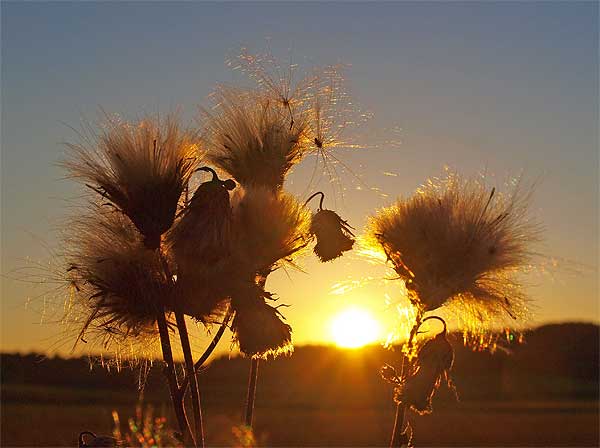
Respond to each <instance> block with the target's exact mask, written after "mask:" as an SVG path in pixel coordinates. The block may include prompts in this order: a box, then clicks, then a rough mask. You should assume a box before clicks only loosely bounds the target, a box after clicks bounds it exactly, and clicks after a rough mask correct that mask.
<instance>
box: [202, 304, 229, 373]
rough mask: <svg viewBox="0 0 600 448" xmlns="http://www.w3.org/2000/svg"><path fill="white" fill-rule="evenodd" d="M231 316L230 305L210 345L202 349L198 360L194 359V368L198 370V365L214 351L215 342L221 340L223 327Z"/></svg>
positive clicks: (225, 326) (224, 327) (223, 331)
mask: <svg viewBox="0 0 600 448" xmlns="http://www.w3.org/2000/svg"><path fill="white" fill-rule="evenodd" d="M232 316H233V309H232V308H231V306H230V307H229V310H227V314H226V315H225V318H224V319H223V323H221V326H220V327H219V329H218V330H217V332H216V333H215V337H214V338H213V340H212V341H211V342H210V345H209V346H208V347H207V348H206V350H204V353H202V356H200V358H199V359H198V361H196V364H194V369H196V371H198V369H200V367H202V365H203V364H204V363H205V362H206V360H207V359H208V357H209V356H210V355H211V354H212V352H213V351H214V349H215V348H216V347H217V344H218V343H219V341H220V340H221V337H222V336H223V333H225V329H226V328H227V324H228V323H229V321H230V320H231V317H232Z"/></svg>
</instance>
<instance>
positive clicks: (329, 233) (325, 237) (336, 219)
mask: <svg viewBox="0 0 600 448" xmlns="http://www.w3.org/2000/svg"><path fill="white" fill-rule="evenodd" d="M319 194H320V195H321V201H320V202H319V210H318V211H317V213H315V214H314V215H313V217H312V220H311V224H310V233H311V234H312V235H314V236H315V237H316V238H317V244H316V245H315V247H314V249H313V250H314V252H315V254H316V255H317V257H319V259H320V260H321V261H322V262H327V261H330V260H334V259H336V258H338V257H341V256H342V254H343V253H344V252H346V251H349V250H351V249H352V246H354V233H352V230H351V229H353V227H351V226H350V225H349V224H348V222H347V221H344V220H343V219H342V218H341V217H340V216H339V215H338V214H337V213H336V212H334V211H333V210H327V209H323V199H324V198H325V195H324V194H323V193H322V192H320V191H319V192H317V193H315V194H313V195H312V196H311V197H309V198H308V199H307V201H306V203H308V202H309V201H310V200H311V199H312V198H313V197H315V196H316V195H319Z"/></svg>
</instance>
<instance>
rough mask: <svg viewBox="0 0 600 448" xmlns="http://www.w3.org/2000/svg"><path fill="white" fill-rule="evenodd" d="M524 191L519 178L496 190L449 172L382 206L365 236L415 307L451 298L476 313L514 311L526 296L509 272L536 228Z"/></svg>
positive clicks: (523, 261) (522, 262) (524, 258)
mask: <svg viewBox="0 0 600 448" xmlns="http://www.w3.org/2000/svg"><path fill="white" fill-rule="evenodd" d="M529 197H530V194H528V193H527V194H523V192H522V190H521V189H520V188H519V185H518V184H517V186H516V187H515V189H514V191H513V192H512V194H510V195H499V194H497V193H496V192H495V190H494V189H488V188H485V186H483V185H482V184H481V183H479V182H476V181H473V180H462V179H460V178H459V177H458V176H456V175H449V176H448V177H447V178H446V179H445V180H443V181H440V182H430V183H428V184H427V185H425V186H423V187H422V188H421V189H419V190H418V191H417V193H416V194H415V195H414V196H413V197H412V198H409V199H406V200H403V199H400V200H399V201H398V202H397V203H396V204H395V205H393V206H392V207H389V208H385V209H383V210H380V211H379V212H378V213H377V215H376V216H375V217H373V218H371V220H370V224H369V232H368V233H369V235H368V241H369V242H370V245H371V246H372V248H374V249H376V250H380V251H383V252H384V253H385V254H386V256H387V257H388V259H389V260H390V261H391V262H392V264H393V267H394V270H395V271H396V272H397V274H398V276H399V277H400V278H401V279H403V280H404V281H405V282H406V287H407V289H408V290H409V293H410V295H411V300H412V301H413V302H414V303H415V305H417V306H418V307H419V308H420V309H422V310H424V311H426V310H433V309H436V308H438V307H440V306H441V305H443V304H445V303H447V302H449V301H450V300H452V301H453V302H458V303H462V304H463V305H472V308H475V309H476V312H477V315H478V317H479V318H481V319H487V318H489V317H495V316H500V315H504V314H508V315H509V316H510V317H514V318H516V316H517V315H518V314H520V313H522V312H523V310H524V302H523V300H524V298H523V294H522V292H521V287H520V285H519V283H518V282H517V280H516V279H515V275H516V274H517V273H518V272H519V271H520V270H522V269H523V268H525V267H526V266H527V264H528V262H529V260H530V257H531V255H532V253H531V251H530V244H531V243H532V242H534V241H535V240H537V234H538V229H537V227H536V226H535V225H534V224H532V222H531V220H530V219H529V218H528V204H529Z"/></svg>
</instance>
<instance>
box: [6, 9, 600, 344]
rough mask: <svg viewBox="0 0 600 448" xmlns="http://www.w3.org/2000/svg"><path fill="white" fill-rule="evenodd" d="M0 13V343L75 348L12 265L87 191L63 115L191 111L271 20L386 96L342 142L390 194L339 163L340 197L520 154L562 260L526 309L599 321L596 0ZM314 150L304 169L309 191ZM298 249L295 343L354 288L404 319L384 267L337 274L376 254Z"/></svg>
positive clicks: (320, 328)
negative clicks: (351, 283)
mask: <svg viewBox="0 0 600 448" xmlns="http://www.w3.org/2000/svg"><path fill="white" fill-rule="evenodd" d="M1 14H2V60H1V62H2V133H1V145H2V146H1V149H2V158H1V169H2V171H1V174H2V178H1V190H2V204H1V205H2V266H1V273H2V275H3V277H2V317H1V319H2V320H1V322H2V329H1V341H0V342H1V343H0V350H2V351H16V350H19V351H31V350H35V351H47V352H53V351H57V350H58V351H59V352H62V353H67V352H68V351H69V349H70V348H71V344H72V341H73V339H74V337H73V336H74V335H64V334H62V333H63V330H61V327H60V326H59V325H56V324H55V323H53V320H54V319H55V317H52V315H51V314H52V313H49V314H48V315H44V314H43V311H44V309H45V308H44V303H45V298H46V299H47V300H50V296H44V295H43V294H42V293H43V292H44V291H45V290H47V289H48V286H42V287H38V288H31V287H30V286H29V285H28V284H26V283H24V282H19V281H15V280H13V278H14V277H15V276H18V272H16V271H15V270H16V269H18V268H19V267H22V266H24V265H27V263H35V262H41V263H47V262H48V260H49V258H50V250H52V249H53V248H57V244H58V241H57V239H56V230H57V229H60V226H61V223H62V219H63V218H64V216H65V215H66V214H67V212H68V211H69V206H70V205H71V204H72V199H73V198H75V197H76V196H77V194H78V191H79V190H78V187H77V186H76V185H74V184H73V183H71V182H70V181H67V180H64V179H63V177H64V173H63V172H62V171H61V170H60V169H59V168H57V167H56V165H55V163H56V162H57V161H58V160H59V159H60V158H61V156H62V154H63V150H64V148H63V146H62V145H61V142H63V141H65V140H73V139H74V138H75V135H74V133H73V131H72V130H71V129H69V126H73V127H78V126H79V125H80V123H81V120H82V117H84V116H85V117H87V118H89V119H94V118H95V117H96V113H97V111H98V107H99V106H100V107H102V108H103V109H105V110H106V111H108V112H118V113H120V114H123V115H124V116H125V117H129V118H135V117H136V116H139V115H141V114H143V113H145V112H150V113H153V112H156V111H162V112H166V111H169V110H172V109H174V108H177V107H181V108H182V110H183V113H184V114H183V115H184V117H185V118H186V119H191V118H192V117H193V116H194V115H195V114H196V112H197V106H198V105H205V106H206V105H208V102H207V96H208V95H209V94H210V92H211V90H212V89H213V88H214V86H215V84H216V83H217V82H232V81H233V82H234V81H236V80H240V79H243V78H242V76H241V75H240V74H239V73H233V72H232V71H231V70H230V69H229V68H228V67H227V66H226V64H225V62H224V61H225V59H226V58H227V57H228V56H232V55H235V54H236V53H237V52H239V49H240V48H241V47H242V46H246V47H248V48H249V49H250V50H255V51H261V50H264V49H265V48H266V45H267V40H266V39H267V38H268V39H269V42H270V45H271V48H272V49H273V52H274V53H275V55H278V56H280V59H281V60H282V61H285V60H286V58H287V57H288V55H289V54H291V55H292V57H293V59H294V62H297V63H300V64H301V65H302V66H305V67H307V68H310V67H311V66H312V65H324V64H329V63H337V62H342V63H345V64H351V68H350V69H349V70H348V71H347V77H348V80H349V85H350V88H351V90H352V92H353V94H354V98H355V99H356V100H357V102H358V103H359V104H361V106H362V107H364V108H365V109H367V110H369V111H371V112H373V114H374V118H373V120H371V122H370V123H369V124H368V125H367V127H366V129H365V130H364V131H363V132H362V133H361V134H360V135H359V137H358V139H359V140H361V143H363V144H366V145H369V144H370V145H374V144H375V143H377V144H378V145H379V148H378V149H369V150H359V151H354V152H351V151H345V152H344V151H342V152H340V153H339V156H340V157H341V158H342V159H343V160H344V161H345V162H347V163H348V164H349V165H350V166H351V167H352V169H353V170H354V171H355V172H356V173H358V174H359V175H360V176H361V178H362V181H363V182H364V184H366V185H368V186H369V187H377V188H380V189H381V191H383V192H385V193H386V194H387V195H389V196H388V197H387V198H386V197H383V196H382V195H381V194H378V193H377V192H375V191H373V190H371V189H369V188H366V187H364V185H363V186H362V187H361V184H360V183H358V182H357V181H356V180H355V179H353V177H352V176H345V177H344V179H343V180H342V181H343V185H344V187H345V190H346V191H345V194H344V198H343V199H342V198H337V200H336V204H337V206H338V209H339V211H340V213H341V214H342V215H343V216H344V217H346V218H347V219H349V220H350V222H351V223H352V224H354V226H355V227H356V228H357V229H359V230H362V228H363V227H364V224H365V220H366V217H367V216H368V215H369V214H371V213H372V212H373V211H374V210H375V209H377V208H378V207H381V206H384V205H386V204H389V203H390V202H391V201H392V199H393V198H394V197H396V196H398V195H409V194H411V193H412V192H413V191H414V190H415V189H416V188H417V187H418V186H419V184H421V183H422V182H424V181H425V180H426V179H427V178H429V177H432V176H439V175H442V174H443V172H444V167H445V166H449V167H451V168H454V169H457V170H458V171H459V172H461V173H464V174H465V175H468V176H472V175H476V174H477V173H478V172H480V171H483V170H485V171H487V173H488V174H489V175H493V176H494V177H495V178H497V179H498V182H501V181H502V180H503V179H506V178H508V177H510V176H515V175H519V174H521V173H524V175H525V177H526V178H527V179H529V180H539V182H538V187H537V189H536V194H535V197H534V212H535V214H536V215H537V216H538V217H539V219H540V221H542V222H543V223H544V225H545V228H546V232H545V244H544V245H543V247H541V250H542V252H543V253H544V254H545V255H546V256H547V257H548V260H550V259H554V260H557V265H556V266H549V267H547V268H546V269H540V270H539V271H538V272H536V273H534V274H533V275H531V276H530V277H529V279H528V280H529V283H530V284H531V286H530V287H529V288H528V291H529V293H530V296H531V298H532V299H533V300H534V301H535V304H536V308H535V316H534V318H533V320H532V321H531V323H532V324H540V323H543V322H548V321H561V320H579V321H594V322H598V320H599V314H598V313H599V309H598V3H597V2H586V3H576V2H564V3H561V2H527V3H518V2H498V3H490V2H485V3H484V2H481V3H476V2H471V3H464V4H463V3H454V2H452V3H426V2H420V3H403V2H399V3H362V4H361V3H349V4H342V3H303V4H283V3H281V4H274V3H268V4H247V3H245V4H235V3H143V2H136V3H123V4H121V3H99V2H98V3H86V4H84V3H48V2H43V3H20V2H19V3H17V2H14V3H8V2H3V3H2V11H1ZM290 49H291V50H290ZM392 129H400V131H394V132H392ZM387 139H400V140H401V141H402V144H401V145H386V144H385V143H382V142H384V141H385V140H387ZM307 162H308V163H307V164H306V165H307V166H301V167H300V168H298V169H297V171H296V172H295V173H294V174H293V177H292V183H291V185H290V189H291V190H292V191H294V192H296V193H298V194H300V193H302V192H303V191H304V187H305V186H306V183H307V176H309V174H310V169H309V168H308V166H310V165H311V164H310V161H307ZM384 172H392V173H395V174H396V176H389V175H384ZM492 182H494V181H493V180H492ZM358 187H360V189H358ZM26 260H30V262H27V261H26ZM546 264H548V263H546ZM305 268H306V270H307V272H308V274H304V273H296V272H292V273H290V278H288V277H287V276H286V275H285V273H283V272H278V273H276V274H274V275H273V276H272V277H273V278H271V279H270V280H269V283H268V287H269V289H270V290H272V291H274V292H277V293H278V294H279V296H280V297H281V300H282V302H285V303H289V304H291V305H292V306H291V307H290V308H287V309H286V312H285V314H286V316H287V318H288V321H289V322H290V323H291V325H292V326H293V327H294V335H295V341H296V342H297V343H309V342H324V341H328V340H329V339H330V338H329V336H328V331H329V322H330V320H331V318H332V316H334V315H335V314H336V313H337V312H339V311H340V310H342V309H343V308H345V307H347V306H350V305H358V306H362V307H364V308H367V309H369V310H370V311H371V312H372V313H373V314H374V315H375V316H377V317H378V318H380V319H381V320H382V321H383V322H384V325H385V326H386V328H385V330H386V331H387V330H389V329H390V328H391V327H392V326H393V324H394V321H395V319H396V314H395V313H394V311H393V308H390V307H389V306H388V305H386V298H385V297H384V295H385V293H387V294H389V296H390V297H391V299H392V301H393V300H397V299H399V298H400V288H398V287H395V286H394V285H389V284H388V285H386V286H384V285H382V284H381V281H379V280H376V281H371V282H368V283H366V284H365V285H364V286H363V287H361V288H358V289H355V290H353V291H352V292H350V293H349V294H346V295H332V294H330V290H331V286H332V285H333V284H335V283H336V282H339V281H347V280H360V279H361V278H364V277H367V276H371V277H373V278H375V279H382V278H383V277H384V276H385V271H384V269H382V268H381V267H374V266H369V265H368V264H366V263H365V261H363V260H360V259H359V258H358V257H357V256H356V255H351V256H348V257H344V258H343V259H341V260H339V261H336V262H333V263H329V264H326V265H320V264H318V263H316V262H315V261H314V260H312V259H307V260H306V263H305ZM28 298H31V299H32V300H30V301H28V300H27V299H28ZM48 303H50V302H48ZM26 304H28V305H27V306H26ZM49 309H51V308H46V310H49ZM40 321H42V322H43V323H42V324H41V325H40ZM196 342H197V344H198V347H200V346H201V344H202V341H196ZM223 346H225V348H228V344H227V343H225V344H223Z"/></svg>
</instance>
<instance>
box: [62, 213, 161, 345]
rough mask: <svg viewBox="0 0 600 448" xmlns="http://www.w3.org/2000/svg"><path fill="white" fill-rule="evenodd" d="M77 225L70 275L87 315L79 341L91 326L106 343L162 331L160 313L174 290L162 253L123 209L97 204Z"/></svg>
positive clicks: (68, 258) (73, 230)
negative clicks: (158, 324) (151, 245)
mask: <svg viewBox="0 0 600 448" xmlns="http://www.w3.org/2000/svg"><path fill="white" fill-rule="evenodd" d="M71 231H72V233H73V236H72V237H71V238H70V241H69V242H70V250H69V253H68V256H67V263H68V266H69V268H68V270H67V279H68V281H69V282H70V283H71V284H73V285H74V286H75V298H76V304H77V305H78V306H79V307H80V308H81V309H82V311H83V313H84V315H87V317H86V318H85V321H84V324H83V327H82V328H81V331H80V333H79V337H78V341H79V340H81V341H85V337H86V336H85V335H86V332H87V331H88V330H90V329H93V330H94V331H95V332H99V333H100V334H101V335H102V336H103V338H104V342H105V343H108V342H111V341H116V342H122V341H124V340H125V339H126V338H134V339H136V338H138V339H145V338H148V337H150V338H154V337H156V336H157V335H158V330H157V328H156V317H157V314H158V312H159V310H162V308H163V306H166V305H170V303H169V302H170V300H171V298H172V292H173V284H172V282H171V279H170V278H169V277H168V275H167V273H166V272H165V270H164V265H163V264H162V263H161V260H160V256H159V255H158V254H157V253H156V252H155V251H152V250H149V249H148V248H146V246H145V245H144V244H143V241H142V238H141V237H140V235H139V233H138V232H137V231H136V229H135V227H134V226H133V225H132V224H131V222H130V221H129V220H128V219H127V218H126V217H124V216H123V215H122V214H120V213H118V212H114V211H106V210H102V209H98V208H97V209H95V210H94V211H93V213H91V214H90V215H89V216H87V217H84V218H81V219H79V220H78V221H77V222H76V223H75V225H74V226H73V227H72V229H71Z"/></svg>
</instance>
